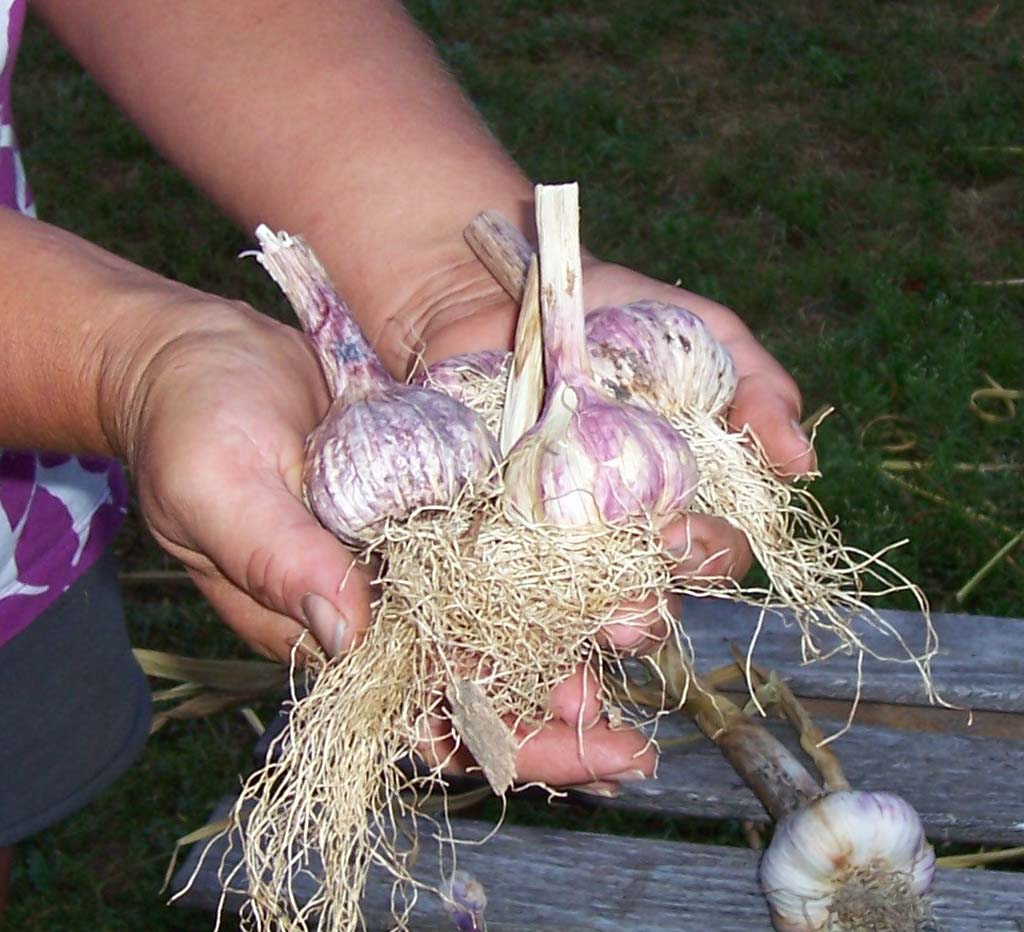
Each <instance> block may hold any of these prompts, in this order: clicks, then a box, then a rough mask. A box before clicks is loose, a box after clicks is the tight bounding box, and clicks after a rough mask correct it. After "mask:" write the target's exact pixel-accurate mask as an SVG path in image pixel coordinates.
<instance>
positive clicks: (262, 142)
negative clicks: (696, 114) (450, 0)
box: [36, 0, 533, 371]
mask: <svg viewBox="0 0 1024 932" xmlns="http://www.w3.org/2000/svg"><path fill="white" fill-rule="evenodd" d="M36 7H37V8H38V9H39V11H40V12H41V13H42V14H43V16H44V17H45V18H46V19H47V20H48V22H49V23H50V25H51V26H52V28H53V29H54V30H55V31H56V32H57V33H58V34H59V35H60V36H61V38H62V39H63V40H64V41H65V42H66V43H67V44H68V45H69V46H70V48H71V49H72V51H73V52H74V53H75V54H76V56H77V57H78V58H79V59H80V60H81V61H82V62H83V64H84V65H85V67H86V68H87V69H88V70H89V71H90V72H91V73H92V74H93V75H94V76H95V77H96V78H97V79H98V80H99V82H100V83H101V84H102V85H103V86H104V87H105V88H106V90H107V91H108V92H109V93H110V94H111V96H112V97H113V98H114V99H115V100H116V101H117V102H118V103H119V104H120V106H121V107H122V108H123V109H124V110H125V111H126V112H127V113H128V115H129V116H130V117H131V118H132V119H133V120H134V121H135V122H136V123H138V124H139V125H140V126H141V127H142V129H143V130H144V131H145V132H146V133H147V135H148V136H149V137H150V139H152V140H153V141H154V142H155V144H156V145H157V146H158V147H159V148H160V149H161V150H162V151H163V152H164V153H166V154H167V155H168V157H169V158H170V159H171V160H172V161H174V162H175V163H177V164H178V165H179V166H181V167H182V168H183V169H184V170H185V171H186V173H188V174H189V176H190V177H191V178H193V180H195V181H196V182H197V183H198V184H199V185H200V187H202V188H203V189H204V190H205V191H206V193H207V194H208V195H209V196H210V197H211V198H213V199H214V200H215V201H216V202H217V203H218V204H220V205H221V206H222V207H223V208H224V210H225V211H226V212H228V213H229V214H230V215H231V216H232V217H233V218H234V219H236V220H237V221H238V222H239V223H240V224H241V225H242V227H243V229H245V230H247V231H251V230H252V229H253V228H254V227H255V225H256V223H258V222H261V221H262V222H266V223H268V224H269V225H271V226H273V227H277V228H284V229H289V230H292V231H295V232H301V233H302V234H303V236H304V237H305V238H306V239H307V240H309V241H310V243H311V244H312V246H313V247H314V249H315V251H316V252H317V254H318V256H320V257H321V259H322V261H324V263H325V265H326V266H327V268H328V270H329V271H330V273H331V275H332V277H333V279H334V280H335V282H336V284H337V285H338V287H339V290H340V291H341V293H342V294H343V295H345V298H346V300H347V301H348V303H349V304H350V306H351V307H352V308H353V311H354V312H355V313H356V315H357V317H359V319H360V322H361V324H362V325H363V327H364V329H365V330H366V331H367V334H368V336H370V338H371V340H372V341H373V342H374V343H375V344H376V345H378V347H379V348H380V350H381V352H382V354H383V355H384V356H385V360H386V362H387V363H388V364H389V365H390V366H391V368H392V369H393V370H395V371H399V370H402V369H403V368H404V366H405V365H406V362H407V357H408V355H409V350H410V348H411V347H410V345H409V344H410V343H411V342H415V341H416V340H418V339H420V338H422V337H424V336H425V335H429V334H425V333H424V331H426V330H429V329H430V327H431V326H433V327H435V328H436V326H437V325H438V324H439V323H441V322H442V321H441V320H438V319H435V318H434V317H433V312H434V311H442V309H441V308H438V307H436V306H434V305H433V301H434V300H435V297H436V296H437V295H438V294H441V293H443V292H445V291H446V289H447V285H448V281H449V278H450V279H457V280H458V281H459V285H460V287H463V288H466V287H468V288H469V289H470V291H469V292H467V293H466V294H464V295H462V296H461V297H460V300H459V307H458V308H456V307H451V306H448V307H446V308H444V309H443V315H442V316H443V317H444V318H445V319H450V318H451V317H453V316H457V315H458V314H460V313H461V310H462V309H463V308H465V307H468V306H469V304H468V302H469V301H470V299H471V298H473V297H483V298H484V299H485V301H488V300H489V301H490V302H491V304H492V305H498V306H500V308H501V311H500V313H501V316H502V317H503V318H504V324H503V325H502V326H500V327H498V328H497V330H498V331H500V333H496V334H495V337H494V339H496V340H497V341H498V343H499V345H504V344H505V343H507V341H508V339H510V332H509V330H508V321H509V320H511V313H510V312H511V306H510V305H507V304H506V301H505V298H504V296H502V295H500V294H498V292H497V291H496V290H495V289H494V288H493V285H492V283H491V282H490V279H489V276H487V275H486V274H485V273H483V272H482V270H481V269H480V268H479V266H478V265H477V263H476V261H475V260H474V258H473V256H472V254H471V253H470V251H469V250H468V248H466V246H465V244H464V243H463V241H462V230H463V228H464V227H465V226H466V224H468V223H469V221H470V220H472V219H473V217H474V216H475V215H476V214H477V213H478V212H479V211H481V210H483V209H485V208H487V207H497V208H500V209H501V210H502V211H503V212H505V213H506V215H507V216H509V217H511V218H514V219H515V220H516V221H517V222H518V223H520V225H521V226H523V227H524V228H526V229H528V228H529V226H531V225H532V197H533V191H532V185H531V183H530V182H529V181H528V179H526V178H525V177H524V176H523V174H522V173H521V172H520V171H519V169H518V168H517V167H516V166H515V165H514V164H513V163H512V162H511V160H510V159H509V158H508V156H507V155H506V154H505V153H504V152H503V150H502V149H501V147H500V146H499V145H498V144H497V143H496V141H495V140H494V139H493V138H492V137H491V135H490V134H489V132H488V131H487V130H486V128H485V127H484V125H483V124H482V122H481V121H480V120H479V118H478V117H477V116H476V114H475V112H474V110H473V108H472V107H471V105H470V104H469V103H468V102H467V101H466V99H465V98H464V96H463V95H462V93H461V91H460V90H459V88H458V87H457V85H456V84H455V83H454V81H452V80H451V78H450V77H449V76H448V75H447V73H446V72H445V71H444V69H443V68H442V67H441V65H440V64H439V62H438V61H437V58H436V55H435V53H434V51H433V49H432V48H431V46H430V44H429V43H428V41H427V40H426V39H425V38H424V37H423V36H422V35H421V33H420V32H419V31H418V30H417V28H416V27H415V25H414V24H413V23H412V22H411V20H410V19H409V17H408V16H407V14H406V13H405V11H404V9H403V8H402V6H401V4H399V3H395V2H392V0H344V2H338V0H305V2H294V3H280V2H278V0H244V2H243V0H218V2H216V3H209V2H205V0H178V2H175V3H170V4H160V3H147V2H140V0H100V2H96V3H88V4H86V3H81V2H70V0H38V2H37V3H36ZM467 271H470V272H472V274H473V275H475V276H477V277H478V283H473V284H469V283H468V282H467V281H466V274H465V273H466V272H467ZM446 303H448V304H450V302H446ZM428 316H429V317H430V318H431V320H430V323H429V324H428V320H427V318H428ZM474 348H477V347H474Z"/></svg>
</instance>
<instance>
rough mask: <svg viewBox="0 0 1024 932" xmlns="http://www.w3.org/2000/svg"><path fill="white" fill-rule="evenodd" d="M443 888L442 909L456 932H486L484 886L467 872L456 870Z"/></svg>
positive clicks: (485, 895) (485, 896)
mask: <svg viewBox="0 0 1024 932" xmlns="http://www.w3.org/2000/svg"><path fill="white" fill-rule="evenodd" d="M445 886H446V889H445V891H444V909H445V912H446V913H448V915H449V916H451V919H452V922H453V923H454V924H455V928H456V930H457V932H487V922H486V920H485V918H484V910H485V909H487V894H486V893H485V892H484V885H483V884H482V883H480V881H479V880H477V879H476V878H475V877H474V876H473V875H472V874H470V873H468V872H467V871H463V870H457V871H455V872H454V873H453V874H452V878H451V880H450V881H448V883H447V884H446V885H445Z"/></svg>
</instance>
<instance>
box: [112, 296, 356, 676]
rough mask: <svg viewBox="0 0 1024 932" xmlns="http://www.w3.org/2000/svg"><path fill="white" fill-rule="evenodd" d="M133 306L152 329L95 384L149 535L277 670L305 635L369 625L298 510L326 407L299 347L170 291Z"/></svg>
mask: <svg viewBox="0 0 1024 932" xmlns="http://www.w3.org/2000/svg"><path fill="white" fill-rule="evenodd" d="M138 303H139V304H140V305H141V306H142V307H143V312H142V313H140V316H147V315H146V313H145V312H147V311H150V310H152V311H153V312H154V313H153V315H152V317H153V319H154V320H157V321H160V322H161V323H160V324H159V325H158V326H154V327H152V328H150V330H149V331H148V332H147V334H146V335H145V336H144V338H143V339H142V340H140V341H139V342H138V344H137V345H135V346H134V348H133V352H132V353H131V361H130V363H127V364H125V365H123V366H120V367H115V369H114V371H112V372H111V373H110V374H109V375H108V378H107V379H106V380H105V383H106V390H107V396H108V398H109V401H108V404H107V408H108V410H109V411H110V412H111V415H110V420H111V424H112V426H111V428H110V431H109V433H110V434H111V435H112V436H113V437H114V438H115V442H114V445H115V447H117V448H119V452H120V454H121V456H122V457H123V458H124V459H125V461H126V462H127V464H128V467H129V469H130V471H131V473H132V475H133V479H134V483H135V486H136V488H137V491H138V497H139V502H140V505H141V509H142V512H143V514H144V516H145V519H146V521H147V523H148V525H149V527H150V530H151V531H152V533H153V535H154V537H155V538H156V540H157V541H158V542H159V543H160V545H161V546H162V547H163V548H164V549H165V550H166V551H167V552H168V553H170V554H171V555H172V556H174V557H176V558H177V559H179V560H181V562H182V563H183V564H184V565H185V566H186V567H187V569H188V571H189V573H190V574H191V576H192V578H193V579H194V581H195V583H196V585H197V586H198V587H199V589H200V590H201V591H202V593H203V594H204V595H205V596H206V598H207V599H208V600H209V601H210V602H211V604H212V605H213V607H214V608H215V609H216V610H217V612H218V614H220V615H221V617H222V618H223V619H224V621H225V622H226V623H227V624H228V625H229V626H230V627H231V628H232V629H233V630H234V631H235V632H236V633H237V634H238V635H239V636H240V637H241V638H242V639H243V640H245V641H246V642H248V643H249V645H250V646H252V647H253V648H254V649H256V650H257V651H259V652H260V653H262V654H264V655H266V656H268V657H271V658H276V659H278V660H282V661H287V660H288V659H289V655H290V653H291V650H292V646H293V645H294V644H295V642H296V641H297V639H298V638H299V637H300V636H301V635H302V634H303V632H304V630H305V628H307V627H308V628H309V629H310V630H311V631H312V633H313V635H314V636H315V637H316V639H317V640H318V641H319V642H320V644H321V645H323V647H324V649H325V651H327V652H328V653H330V654H333V653H337V652H339V651H340V650H342V649H344V648H347V647H348V646H349V645H350V644H351V642H352V640H353V639H354V637H356V635H357V633H358V631H360V630H362V629H363V628H364V627H365V626H366V625H367V624H368V623H369V576H368V574H367V572H366V571H365V569H364V568H363V567H362V566H359V565H355V566H354V565H353V560H354V558H353V556H352V554H351V553H350V552H349V551H348V549H347V548H346V547H345V546H344V545H343V544H342V543H341V542H340V541H338V540H337V539H336V538H335V537H334V536H333V535H332V534H330V533H329V532H327V531H325V530H324V529H323V528H322V527H321V526H320V525H319V523H318V522H317V521H316V520H315V519H314V518H313V516H312V515H311V514H310V513H309V512H308V511H307V510H306V508H305V506H304V505H303V504H302V490H301V483H302V464H303V448H304V443H305V439H306V436H307V435H308V434H309V432H310V431H311V430H312V429H313V427H315V426H316V424H317V423H319V421H320V420H321V419H322V417H323V415H324V413H325V412H326V410H327V407H328V403H329V399H328V394H327V388H326V385H325V384H324V381H323V377H322V375H321V373H320V368H319V364H318V362H317V360H316V357H315V355H314V354H313V352H312V349H311V347H310V344H309V342H308V341H307V340H306V339H305V337H304V336H303V335H302V334H301V333H299V332H298V331H297V330H295V329H294V328H291V327H287V326H285V325H283V324H279V323H277V322H275V321H273V320H271V319H270V318H267V317H265V316H263V315H261V314H258V313H256V312H255V311H253V310H251V309H250V308H248V307H245V306H243V305H240V304H235V303H232V302H227V301H222V300H220V299H217V298H214V297H212V296H208V295H201V294H199V293H198V292H194V291H191V290H190V289H186V288H184V287H183V286H179V285H176V284H173V283H170V282H166V283H160V284H157V285H153V286H151V288H150V290H149V293H148V294H147V295H146V296H145V297H144V298H143V299H141V300H139V301H138ZM165 321H173V325H168V324H166V323H163V322H165Z"/></svg>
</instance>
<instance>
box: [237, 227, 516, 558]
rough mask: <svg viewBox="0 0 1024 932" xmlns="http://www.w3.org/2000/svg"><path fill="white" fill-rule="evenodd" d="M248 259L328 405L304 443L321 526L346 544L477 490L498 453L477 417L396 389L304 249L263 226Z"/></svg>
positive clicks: (418, 391)
mask: <svg viewBox="0 0 1024 932" xmlns="http://www.w3.org/2000/svg"><path fill="white" fill-rule="evenodd" d="M256 238H257V240H258V242H259V244H260V247H261V252H258V253H257V254H256V258H257V260H258V261H259V262H260V264H261V265H263V267H264V268H265V269H266V270H267V271H268V272H269V273H270V275H271V277H272V278H273V279H274V281H275V282H277V284H278V285H279V286H280V288H281V290H282V291H283V292H284V293H285V295H286V296H287V297H288V300H289V301H290V302H291V304H292V306H293V307H294V308H295V311H296V314H297V315H298V317H299V320H300V321H301V323H302V326H303V329H304V330H305V332H306V334H307V335H308V336H309V338H310V340H311V341H312V343H313V345H314V346H315V348H316V351H317V355H318V357H319V359H320V364H321V367H322V368H323V371H324V375H325V377H326V379H327V381H328V383H329V385H330V387H331V391H332V395H333V398H334V402H333V404H332V405H331V408H330V411H329V412H328V414H327V416H326V417H325V418H324V420H323V422H322V423H321V424H320V425H319V426H318V427H317V428H316V430H314V432H313V433H312V434H311V435H310V437H309V439H308V440H307V443H306V462H305V476H304V480H305V481H304V487H305V490H306V491H305V494H306V497H307V502H308V504H309V506H310V508H311V510H312V511H313V512H314V514H315V515H316V516H317V517H318V518H319V519H320V521H321V523H323V525H324V526H325V527H326V528H327V529H328V530H330V531H332V532H333V533H334V534H336V535H337V536H338V537H340V538H341V539H342V540H344V541H346V542H348V543H350V544H359V543H365V542H367V541H370V540H372V539H374V538H375V537H376V536H377V534H378V533H379V532H380V530H381V528H382V527H383V525H384V523H385V522H386V521H387V520H388V519H395V518H404V517H407V516H409V515H410V514H412V513H413V512H415V511H416V510H418V509H420V508H428V507H431V506H436V505H442V506H443V505H449V504H451V502H452V501H453V500H454V499H455V497H456V496H457V495H458V494H459V492H460V491H461V490H462V489H463V488H464V487H465V486H466V485H468V484H472V485H474V486H476V487H478V488H485V487H486V486H487V485H488V484H489V483H490V482H491V481H492V476H493V471H494V468H495V463H496V461H497V445H496V443H495V440H494V437H493V436H492V435H491V433H490V432H489V431H488V430H487V427H486V426H485V424H484V422H483V421H482V420H481V418H480V416H479V415H477V414H476V413H474V412H473V411H472V410H470V409H469V408H468V407H466V406H465V405H463V404H461V403H459V402H458V401H455V400H454V399H452V398H450V397H449V396H447V395H445V394H442V393H441V392H437V391H434V390H432V389H430V388H426V387H424V386H420V385H404V384H402V383H399V382H396V381H395V380H394V379H393V378H391V376H390V375H389V374H388V372H387V371H386V370H385V368H384V366H383V365H382V364H381V362H380V360H379V359H378V357H377V355H376V353H374V351H373V349H372V347H371V346H370V344H369V343H368V342H367V340H366V338H365V337H364V336H363V334H362V333H361V332H360V330H359V327H358V325H357V324H356V322H355V320H354V319H353V318H352V316H351V314H350V312H349V310H348V308H347V307H346V306H345V304H344V302H343V301H342V300H341V298H340V297H338V295H337V293H336V292H335V290H334V287H333V286H332V284H331V282H330V280H329V279H328V277H327V273H326V272H325V271H324V269H323V267H322V266H321V265H320V263H319V262H318V261H317V259H316V257H315V256H314V255H313V253H312V252H311V251H310V249H309V247H308V246H307V245H306V244H305V242H304V241H303V240H302V239H300V238H298V237H292V236H289V235H288V234H287V233H280V234H274V233H273V232H272V231H271V230H269V229H268V228H267V227H265V226H260V227H259V228H258V229H257V231H256Z"/></svg>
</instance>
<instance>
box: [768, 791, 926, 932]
mask: <svg viewBox="0 0 1024 932" xmlns="http://www.w3.org/2000/svg"><path fill="white" fill-rule="evenodd" d="M934 874H935V852H934V850H933V849H932V846H931V845H930V844H928V842H927V840H926V839H925V835H924V828H923V827H922V825H921V820H920V818H919V817H918V815H917V813H916V812H915V811H914V809H913V807H912V806H910V804H909V803H907V802H906V801H905V800H903V799H901V798H900V797H899V796H896V795H894V794H892V793H872V792H864V791H857V790H841V791H837V792H834V793H830V794H828V795H827V796H823V797H821V798H820V799H817V800H815V801H813V802H811V803H809V804H808V805H807V806H805V807H803V808H801V809H798V810H797V811H796V812H793V813H791V814H790V815H788V816H786V817H785V818H784V819H783V820H782V821H781V822H780V823H779V825H778V826H777V828H776V830H775V835H774V837H773V839H772V843H771V845H770V846H769V847H768V850H767V851H766V852H765V854H764V856H763V858H762V860H761V868H760V875H761V887H762V889H763V890H764V893H765V896H766V897H767V899H768V903H769V906H770V907H771V912H772V921H773V922H774V924H775V928H776V929H777V930H779V932H862V930H863V932H868V930H871V932H876V930H877V932H917V930H918V929H919V928H920V926H921V925H922V923H923V922H924V921H925V919H926V918H927V916H928V907H927V901H926V900H925V899H924V897H925V896H926V894H927V893H928V891H929V890H930V889H931V885H932V881H933V878H934Z"/></svg>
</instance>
